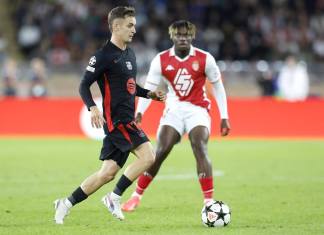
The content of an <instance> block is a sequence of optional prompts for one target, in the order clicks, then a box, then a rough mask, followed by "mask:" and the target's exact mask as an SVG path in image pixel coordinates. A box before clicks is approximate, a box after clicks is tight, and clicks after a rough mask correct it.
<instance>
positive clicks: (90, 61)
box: [89, 56, 97, 66]
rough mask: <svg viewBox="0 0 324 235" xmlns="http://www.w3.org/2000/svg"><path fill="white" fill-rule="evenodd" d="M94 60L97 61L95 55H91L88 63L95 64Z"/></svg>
mask: <svg viewBox="0 0 324 235" xmlns="http://www.w3.org/2000/svg"><path fill="white" fill-rule="evenodd" d="M96 62H97V59H96V57H95V56H92V57H91V58H90V60H89V65H90V66H93V65H95V64H96Z"/></svg>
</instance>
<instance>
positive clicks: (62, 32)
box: [0, 0, 324, 234]
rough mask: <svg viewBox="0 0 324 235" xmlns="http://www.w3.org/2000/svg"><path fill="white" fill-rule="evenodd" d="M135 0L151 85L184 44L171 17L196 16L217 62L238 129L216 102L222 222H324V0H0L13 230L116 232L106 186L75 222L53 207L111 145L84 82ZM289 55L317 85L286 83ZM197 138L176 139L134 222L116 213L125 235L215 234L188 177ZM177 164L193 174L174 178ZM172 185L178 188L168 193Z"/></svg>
mask: <svg viewBox="0 0 324 235" xmlns="http://www.w3.org/2000/svg"><path fill="white" fill-rule="evenodd" d="M122 4H127V5H129V4H130V5H133V6H135V8H136V11H137V34H136V35H135V38H134V42H132V43H131V45H130V46H131V47H132V48H133V49H134V50H135V52H136V55H137V62H138V71H139V73H138V78H137V79H138V82H139V83H141V84H143V83H144V81H145V75H146V73H147V71H148V69H149V65H150V61H151V59H152V58H153V57H154V55H155V54H156V53H157V52H160V51H162V50H164V49H167V48H168V47H170V46H171V41H170V40H169V36H168V33H167V28H168V25H169V24H170V23H171V22H173V21H174V20H178V19H189V20H190V21H192V22H193V23H195V24H196V26H197V28H198V33H197V36H196V40H195V41H194V43H193V44H194V45H195V46H197V47H200V48H202V49H205V50H207V51H209V52H210V53H211V54H212V55H213V56H214V57H215V59H216V61H217V62H218V65H219V67H220V69H221V72H222V74H223V81H224V84H225V88H226V91H227V94H228V100H229V113H230V120H231V125H232V133H231V136H230V137H229V138H227V140H223V139H221V138H219V130H218V111H217V108H216V105H215V103H214V102H213V107H212V110H211V115H212V117H213V129H212V135H213V137H214V138H213V139H212V141H210V145H209V146H210V147H209V152H210V157H211V159H212V160H213V162H214V167H215V169H216V172H217V173H219V172H221V176H220V175H217V176H218V177H222V178H217V179H216V184H217V186H216V192H217V198H220V199H222V200H225V201H226V202H228V203H229V204H230V206H231V207H232V209H233V211H234V212H233V224H232V225H231V226H229V228H227V229H225V230H222V233H224V234H323V233H324V232H323V231H324V225H323V220H324V213H323V211H324V210H323V199H324V198H323V195H324V191H323V189H324V185H323V184H324V180H323V172H324V169H323V166H324V162H323V156H324V144H323V139H324V122H323V120H324V100H323V96H324V77H323V74H324V1H322V0H272V1H271V0H259V1H258V0H187V1H183V0H179V1H169V0H142V1H141V0H138V1H135V0H134V1H112V0H111V1H109V0H106V1H100V0H43V1H41V0H30V1H24V0H1V1H0V19H1V20H0V75H1V77H0V110H1V113H0V188H1V189H0V234H106V232H107V230H106V228H107V226H106V224H105V223H106V222H107V221H99V220H98V219H97V218H98V213H99V216H100V215H101V214H102V215H101V216H102V217H103V216H106V215H105V214H106V213H105V212H103V211H102V210H101V207H100V205H99V203H98V200H99V197H100V196H101V195H100V193H99V194H98V195H97V194H96V196H94V198H95V200H93V199H91V200H90V202H89V204H85V206H84V207H80V209H79V208H78V209H76V213H75V214H73V216H75V217H73V216H72V218H74V219H72V218H71V220H70V223H71V224H74V225H68V226H67V227H65V228H63V229H62V230H58V229H57V228H55V227H54V226H52V224H51V222H52V221H51V218H52V210H51V209H52V208H51V209H50V208H49V205H50V203H51V200H53V199H54V198H55V197H57V196H58V195H65V194H67V193H69V190H70V189H71V188H72V187H74V186H75V184H77V183H78V182H79V181H81V180H82V179H83V177H84V176H86V175H87V174H88V173H89V172H91V171H92V170H95V169H97V167H98V164H99V161H96V160H95V159H96V154H97V153H98V151H99V150H100V145H101V143H100V142H97V141H92V140H88V139H86V138H84V136H85V133H87V134H89V133H88V132H87V130H88V129H89V123H88V122H87V119H86V118H85V117H83V116H82V115H81V113H82V111H81V110H82V107H83V104H82V102H81V99H80V98H79V94H78V85H79V82H80V79H81V77H82V74H83V72H84V70H85V67H86V65H87V64H88V60H89V58H90V56H91V54H92V53H93V52H94V51H95V50H96V49H97V48H98V47H100V45H102V43H103V42H104V41H105V40H106V39H107V38H109V33H108V30H107V23H106V20H107V13H108V11H109V10H110V9H111V8H113V7H114V6H116V5H122ZM287 55H293V56H295V57H296V58H297V60H298V63H297V64H298V65H299V66H301V68H304V71H307V82H309V87H308V85H307V83H306V86H305V87H303V88H302V89H303V90H306V96H305V97H302V98H297V99H295V100H291V99H288V100H287V97H285V96H284V95H283V94H282V93H281V92H280V90H279V88H278V78H279V76H280V72H281V71H282V68H283V67H284V66H285V59H286V57H287ZM305 68H306V69H307V70H305ZM296 76H298V75H296ZM292 77H295V75H292ZM94 92H95V93H96V94H97V95H98V94H99V93H98V91H97V89H96V86H94ZM162 110H163V105H161V104H156V103H154V105H152V106H151V107H150V109H149V110H148V113H147V114H146V115H145V116H144V123H143V129H145V130H146V132H147V133H149V135H150V136H152V137H154V136H155V131H156V128H157V124H158V121H159V117H160V115H161V113H162ZM85 129H86V131H85ZM90 132H91V131H90ZM92 134H93V133H92ZM96 134H98V133H96ZM99 134H100V133H99ZM90 135H91V134H90ZM30 137H33V138H30ZM44 137H47V138H45V139H44ZM75 137H77V138H75ZM80 137H81V139H80ZM215 137H216V140H215ZM246 137H247V138H249V140H246V139H245V138H246ZM283 138H284V140H283ZM296 139H298V140H296ZM188 149H190V146H189V143H188V142H187V141H183V143H182V144H180V145H178V146H177V147H176V148H175V151H174V153H172V154H171V157H170V158H171V160H169V161H168V162H167V163H166V166H165V167H164V168H163V169H162V172H161V174H162V177H161V178H160V181H158V182H159V183H157V184H155V185H153V186H152V190H151V191H149V192H148V193H147V194H148V197H147V199H146V200H147V201H146V202H145V203H147V206H145V204H143V209H142V210H139V212H138V213H139V216H137V214H132V215H129V217H130V220H129V221H128V223H129V225H130V226H131V227H132V229H129V227H127V228H125V226H124V227H122V228H121V226H120V225H119V224H118V223H117V222H116V223H115V221H114V222H109V227H110V228H111V229H112V231H114V232H115V233H114V234H165V231H167V229H166V228H169V229H170V230H172V231H174V234H210V230H203V227H201V226H200V222H199V211H200V203H201V195H200V194H199V193H200V192H199V191H198V185H196V184H194V183H192V184H184V182H185V181H186V180H192V179H194V177H195V176H194V174H193V173H194V164H195V163H194V159H193V157H191V156H189V158H190V159H191V160H190V161H189V160H188V161H187V160H183V158H184V157H186V159H187V158H188V156H187V155H190V154H191V152H190V151H188ZM172 156H174V157H172ZM181 159H182V160H181ZM62 162H64V163H65V164H64V166H62V165H61V163H62ZM75 162H77V164H80V166H79V165H77V164H74V163H75ZM184 162H185V164H184ZM57 169H60V170H59V174H58V172H57ZM61 172H63V173H62V174H60V173H61ZM178 173H179V174H182V176H181V177H183V175H185V177H183V178H181V177H180V178H178V179H176V180H175V181H174V178H172V176H173V175H175V174H178ZM190 173H192V174H190ZM188 174H189V176H188ZM163 177H164V178H163ZM218 179H220V180H218ZM171 180H172V181H171ZM62 185H64V186H62ZM158 185H159V186H158ZM109 187H110V186H109ZM170 187H171V188H172V192H169V193H168V194H170V197H172V200H171V198H169V197H168V196H167V195H166V193H165V191H164V190H165V189H167V188H170ZM181 188H184V190H185V191H186V192H187V193H186V195H185V196H183V193H182V190H180V189H181ZM105 191H106V189H105V190H104V191H102V193H104V192H105ZM129 191H131V190H129ZM149 195H151V196H149ZM164 195H165V196H164ZM179 195H182V196H183V198H179ZM97 199H98V200H97ZM156 200H158V201H159V203H158V205H157V203H156ZM184 202H185V203H186V206H185V207H184V206H183V203H184ZM20 205H24V207H23V208H22V209H21V207H20ZM77 210H81V212H80V211H79V212H78V211H77ZM82 211H83V212H82ZM98 211H99V212H98ZM154 211H155V212H158V213H154ZM72 213H74V212H72ZM78 213H79V214H78ZM100 213H101V214H100ZM82 214H83V215H84V214H87V215H88V217H87V218H85V217H84V216H82ZM171 214H172V215H173V216H172V217H171V216H170V215H171ZM40 217H41V218H40ZM102 217H101V218H102ZM160 217H164V218H168V220H166V221H162V220H160ZM141 218H144V220H142V219H141ZM69 219H70V218H69ZM109 219H110V218H109ZM109 219H107V220H108V221H109ZM35 221H37V222H35ZM104 222H105V223H104ZM84 223H85V224H84ZM167 234H172V233H171V232H170V231H169V232H168V233H167Z"/></svg>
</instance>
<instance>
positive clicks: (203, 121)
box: [158, 102, 211, 136]
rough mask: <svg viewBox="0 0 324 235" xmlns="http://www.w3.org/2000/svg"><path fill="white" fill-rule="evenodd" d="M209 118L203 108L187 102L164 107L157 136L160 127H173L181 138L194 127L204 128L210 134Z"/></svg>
mask: <svg viewBox="0 0 324 235" xmlns="http://www.w3.org/2000/svg"><path fill="white" fill-rule="evenodd" d="M210 122H211V121H210V116H209V114H208V112H207V110H206V109H205V108H203V107H200V106H197V105H193V104H191V103H188V102H181V103H178V104H176V105H174V106H172V107H166V108H165V110H164V112H163V116H162V117H161V119H160V125H159V129H158V134H159V131H160V129H161V127H162V126H164V125H167V126H171V127H173V128H174V129H175V130H176V131H177V132H178V133H179V134H180V136H182V135H183V134H185V133H188V134H189V133H190V131H191V130H192V129H193V128H195V127H196V126H205V127H207V129H208V132H209V133H210Z"/></svg>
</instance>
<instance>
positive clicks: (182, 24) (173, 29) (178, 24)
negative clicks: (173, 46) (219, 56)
mask: <svg viewBox="0 0 324 235" xmlns="http://www.w3.org/2000/svg"><path fill="white" fill-rule="evenodd" d="M180 28H186V29H187V30H188V33H189V34H191V35H192V37H193V38H194V37H195V35H196V26H195V25H194V24H193V23H191V22H189V21H187V20H178V21H175V22H173V23H172V24H171V25H170V26H169V34H170V37H171V38H172V36H173V35H174V34H176V33H177V31H178V29H180Z"/></svg>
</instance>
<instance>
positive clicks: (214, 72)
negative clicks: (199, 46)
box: [205, 53, 221, 83]
mask: <svg viewBox="0 0 324 235" xmlns="http://www.w3.org/2000/svg"><path fill="white" fill-rule="evenodd" d="M205 74H206V76H207V79H208V81H210V82H211V83H214V82H217V81H218V80H219V79H220V78H221V73H220V71H219V68H218V66H217V64H216V61H215V59H214V57H213V56H212V55H211V54H210V53H207V57H206V66H205Z"/></svg>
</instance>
